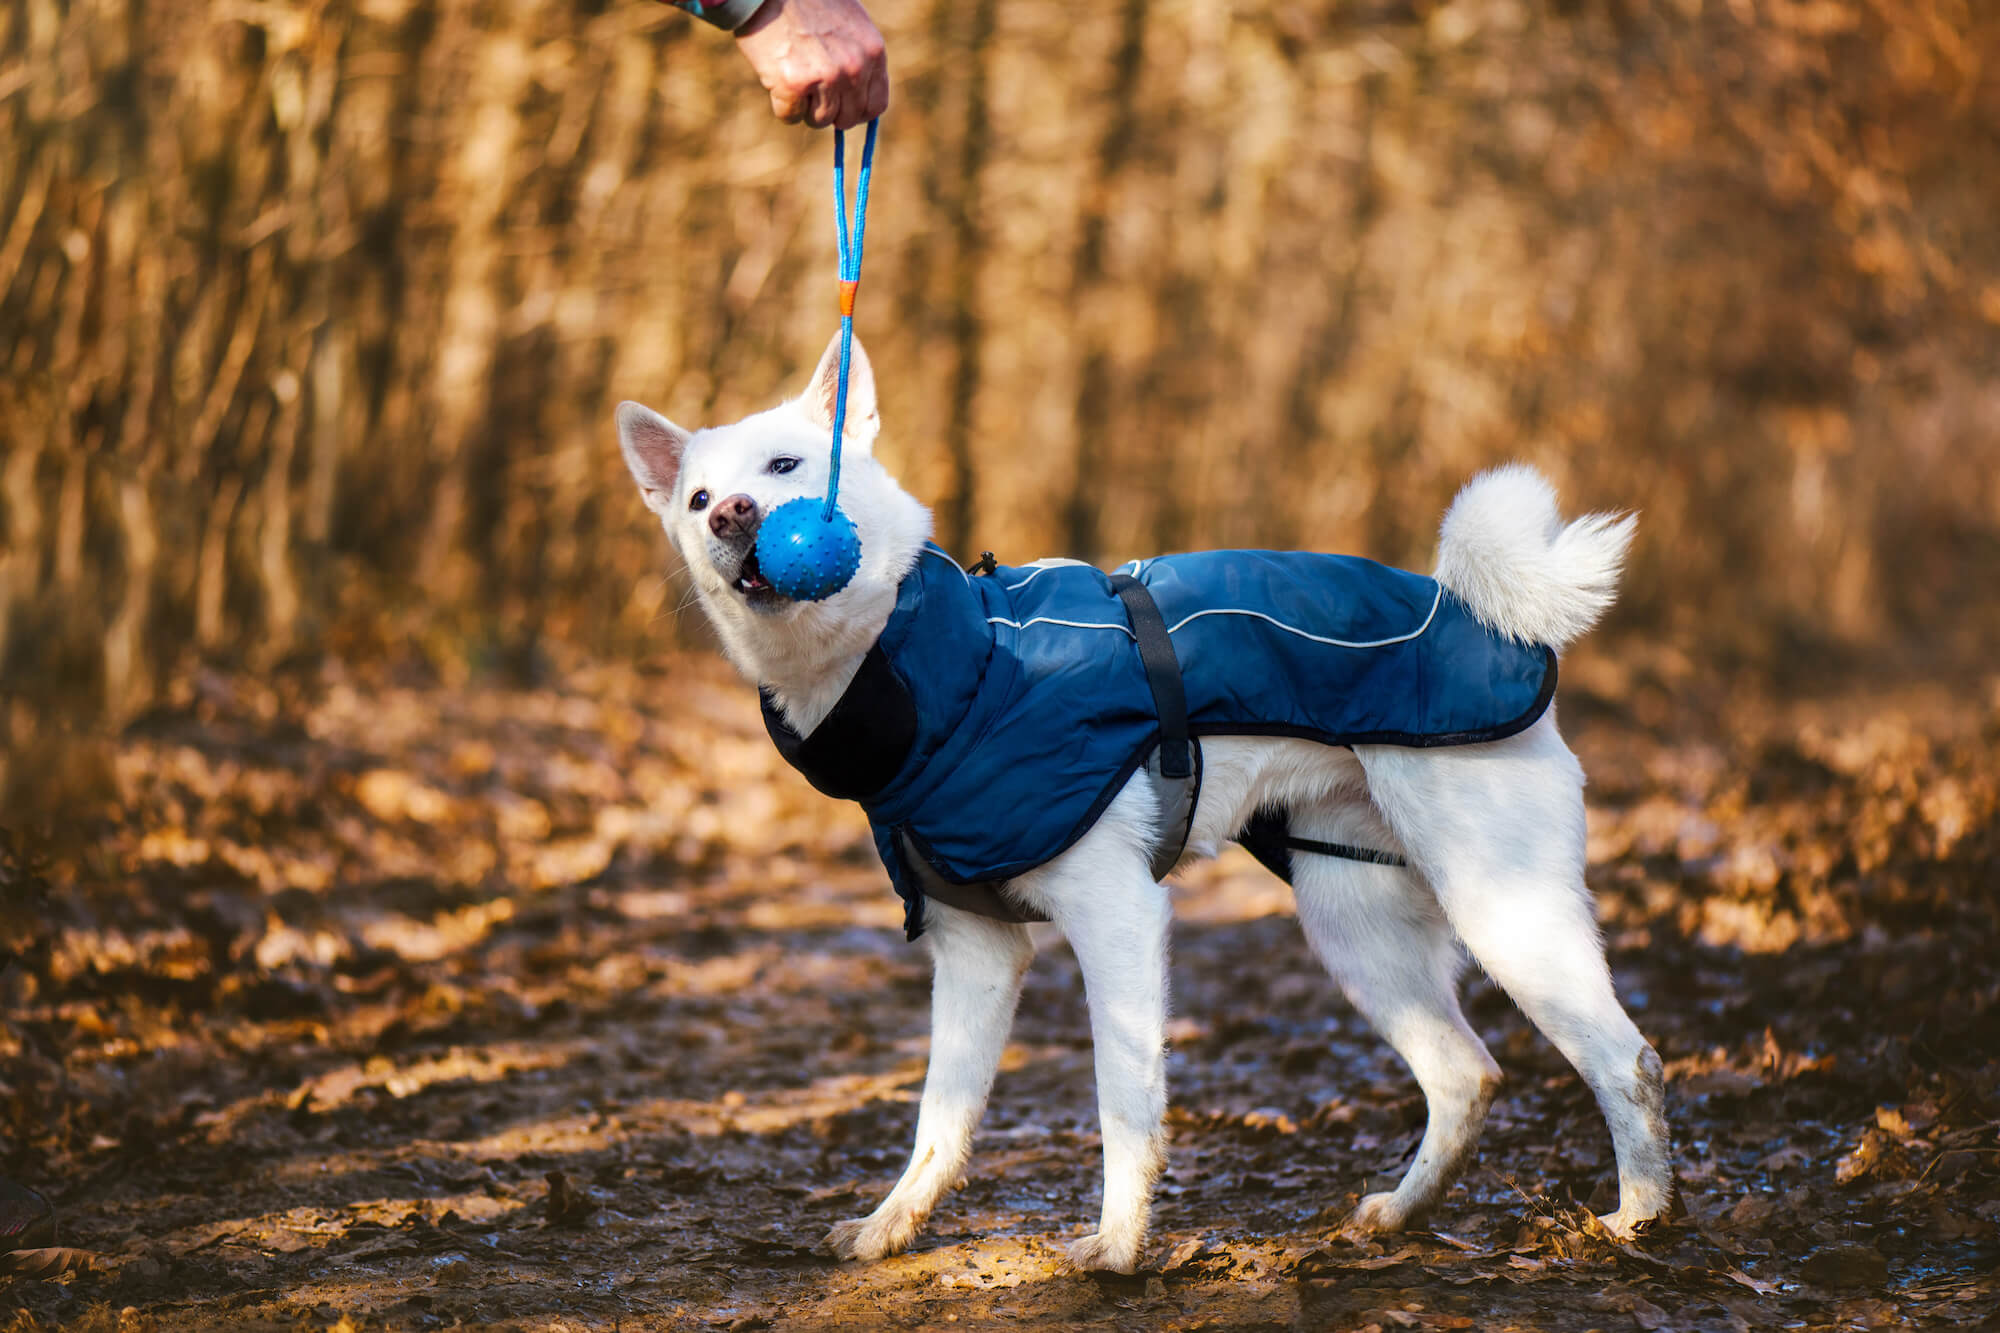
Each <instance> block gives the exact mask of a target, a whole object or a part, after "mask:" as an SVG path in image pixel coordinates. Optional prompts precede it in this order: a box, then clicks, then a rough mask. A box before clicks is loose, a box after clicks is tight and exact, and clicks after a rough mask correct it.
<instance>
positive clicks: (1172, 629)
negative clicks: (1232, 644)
mask: <svg viewBox="0 0 2000 1333" xmlns="http://www.w3.org/2000/svg"><path fill="white" fill-rule="evenodd" d="M1443 601H1444V585H1443V584H1442V583H1440V584H1439V585H1438V590H1437V596H1436V597H1434V598H1432V599H1431V613H1430V614H1429V615H1427V616H1425V617H1424V623H1423V624H1421V625H1419V626H1417V627H1416V628H1415V629H1413V630H1411V631H1410V632H1409V633H1408V634H1398V635H1396V636H1395V637H1394V638H1392V639H1370V640H1368V641H1367V642H1366V643H1352V642H1350V641H1348V640H1346V639H1328V638H1322V637H1321V636H1320V635H1317V634H1308V633H1306V632H1305V631H1304V630H1302V629H1300V628H1299V627H1298V626H1296V625H1287V624H1286V623H1285V622H1284V621H1282V620H1279V619H1277V618H1276V617H1273V616H1267V615H1265V614H1264V613H1263V612H1262V611H1249V610H1245V609H1243V608H1241V607H1226V606H1218V607H1214V608H1211V609H1210V610H1207V611H1197V612H1195V613H1194V614H1193V615H1191V616H1189V617H1187V619H1186V620H1183V621H1181V622H1180V624H1179V625H1172V626H1169V627H1168V629H1167V633H1169V634H1173V633H1176V632H1178V631H1179V630H1180V629H1181V627H1182V626H1184V625H1186V624H1188V623H1189V621H1195V620H1200V619H1201V618H1202V617H1203V616H1255V617H1256V618H1257V619H1259V620H1267V621H1270V623H1271V624H1273V625H1276V626H1277V627H1278V628H1279V629H1281V630H1283V631H1285V632H1286V633H1287V634H1296V635H1298V636H1299V637H1300V638H1301V639H1311V640H1312V641H1313V642H1314V643H1324V644H1329V645H1331V646H1332V647H1335V648H1386V647H1388V646H1389V645H1390V644H1392V643H1408V642H1409V641H1410V640H1411V639H1414V638H1416V637H1417V636H1418V635H1420V634H1422V633H1423V632H1424V631H1425V630H1427V629H1429V628H1430V627H1431V622H1432V621H1433V620H1436V619H1437V613H1438V606H1439V604H1440V603H1442V602H1443Z"/></svg>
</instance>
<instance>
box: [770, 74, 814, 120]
mask: <svg viewBox="0 0 2000 1333" xmlns="http://www.w3.org/2000/svg"><path fill="white" fill-rule="evenodd" d="M811 91H812V90H811V89H809V88H808V89H804V90H801V89H799V88H798V87H796V86H795V85H793V84H790V83H774V84H772V85H771V86H770V94H771V114H772V115H774V116H776V117H777V118H778V119H779V120H781V121H783V122H784V123H785V124H787V125H796V124H798V123H799V122H800V121H802V120H804V119H805V118H806V102H807V99H808V97H809V95H810V93H811Z"/></svg>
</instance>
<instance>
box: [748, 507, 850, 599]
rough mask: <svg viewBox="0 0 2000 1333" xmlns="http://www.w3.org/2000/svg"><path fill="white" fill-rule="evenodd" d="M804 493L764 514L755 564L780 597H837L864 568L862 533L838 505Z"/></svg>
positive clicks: (758, 532) (759, 528) (759, 527)
mask: <svg viewBox="0 0 2000 1333" xmlns="http://www.w3.org/2000/svg"><path fill="white" fill-rule="evenodd" d="M825 515H826V502H825V501H824V500H815V499H811V498H809V497H805V496H801V497H800V498H798V499H796V500H787V501H785V502H784V503H783V504H781V505H779V506H778V507H777V508H776V509H773V510H772V511H771V512H770V513H769V514H767V515H765V517H764V521H763V523H762V524H760V525H759V526H758V528H757V568H758V570H759V571H760V572H761V573H762V574H763V575H764V581H765V582H767V583H769V584H770V585H771V586H772V587H773V588H775V589H777V591H778V594H779V595H780V596H782V597H789V598H790V599H791V600H793V601H795V602H817V601H820V600H822V599H824V598H828V597H831V596H833V595H834V594H835V593H837V592H839V591H840V590H841V589H842V588H845V587H846V586H847V584H848V581H849V580H850V579H852V578H853V577H854V571H855V570H857V569H859V568H861V534H860V533H858V532H856V531H855V530H854V521H853V520H852V519H850V518H848V516H847V515H846V514H845V513H843V512H842V511H841V510H840V508H839V507H838V506H836V507H835V508H834V511H833V517H832V518H827V517H826V516H825Z"/></svg>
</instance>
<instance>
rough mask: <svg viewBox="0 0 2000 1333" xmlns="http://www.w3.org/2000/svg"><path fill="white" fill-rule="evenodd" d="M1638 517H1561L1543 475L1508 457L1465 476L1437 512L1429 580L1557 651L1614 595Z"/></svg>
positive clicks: (1501, 626) (1497, 624) (1501, 627)
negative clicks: (1439, 521)
mask: <svg viewBox="0 0 2000 1333" xmlns="http://www.w3.org/2000/svg"><path fill="white" fill-rule="evenodd" d="M1637 522H1638V520H1637V519H1636V518H1635V517H1634V516H1633V515H1631V514H1590V515H1587V516H1585V517H1583V518H1579V519H1577V520H1576V521H1575V522H1573V523H1569V524H1567V525H1565V524H1564V523H1563V521H1562V515H1561V513H1559V512H1558V511H1557V509H1556V492H1555V488H1554V487H1553V486H1551V485H1549V483H1548V479H1547V478H1545V477H1543V476H1542V474H1541V473H1539V472H1537V471H1536V470H1535V469H1534V468H1532V467H1529V466H1528V465H1527V464H1525V463H1513V464H1509V465H1508V466H1506V467H1499V468H1495V469H1493V470H1492V471H1491V472H1483V473H1481V474H1480V475H1479V476H1477V477H1474V478H1473V479H1472V480H1471V481H1469V482H1467V483H1466V485H1465V489H1464V490H1462V491H1460V492H1459V493H1458V498H1457V499H1456V500H1454V501H1452V504H1451V508H1450V509H1449V510H1447V511H1446V512H1445V516H1444V525H1443V527H1442V529H1441V530H1440V531H1439V534H1438V563H1437V579H1438V582H1439V583H1442V584H1443V585H1444V586H1445V587H1446V588H1447V589H1449V590H1450V591H1451V592H1452V593H1453V594H1454V595H1455V596H1457V597H1458V599H1459V600H1460V601H1462V602H1464V603H1465V605H1466V608H1467V609H1468V610H1470V611H1471V612H1472V614H1473V615H1474V616H1475V617H1476V618H1477V619H1478V620H1479V621H1480V623H1481V624H1484V625H1485V626H1487V627H1488V628H1489V629H1494V630H1498V631H1499V632H1500V633H1502V634H1505V635H1508V636H1509V637H1510V638H1515V639H1519V640H1521V641H1522V642H1523V643H1544V644H1547V645H1548V646H1549V647H1551V648H1554V649H1555V650H1556V651H1557V652H1561V651H1562V650H1563V649H1565V648H1567V647H1568V646H1569V645H1570V644H1571V643H1573V642H1575V641H1576V640H1577V639H1579V638H1581V637H1583V635H1584V633H1585V632H1586V631H1588V630H1589V629H1590V627H1591V626H1592V625H1595V624H1596V623H1597V620H1598V617H1600V616H1602V615H1603V614H1604V613H1605V611H1607V610H1608V609H1610V606H1611V603H1612V602H1613V601H1615V600H1616V599H1617V596H1618V574H1619V571H1620V569H1621V568H1623V566H1624V564H1625V550H1626V548H1627V547H1629V546H1630V545H1631V544H1632V530H1633V528H1634V526H1636V524H1637Z"/></svg>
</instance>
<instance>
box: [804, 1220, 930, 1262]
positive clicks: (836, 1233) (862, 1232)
mask: <svg viewBox="0 0 2000 1333" xmlns="http://www.w3.org/2000/svg"><path fill="white" fill-rule="evenodd" d="M916 1231H917V1228H916V1224H915V1223H914V1222H912V1221H908V1220H905V1221H903V1222H901V1223H897V1222H894V1221H887V1220H884V1219H883V1218H881V1217H878V1216H877V1215H876V1214H874V1213H870V1214H869V1215H868V1216H866V1217H850V1218H848V1219H847V1220H846V1221H845V1222H836V1223H834V1226H833V1229H832V1230H831V1231H829V1232H827V1233H826V1238H825V1239H824V1240H822V1241H820V1243H819V1247H820V1249H821V1250H823V1251H825V1252H826V1253H827V1254H830V1255H832V1256H833V1257H834V1258H836V1259H863V1260H867V1259H883V1258H886V1257H888V1256H889V1255H892V1254H901V1253H902V1252H903V1251H904V1250H906V1249H908V1248H909V1244H910V1239H911V1238H912V1237H913V1236H915V1235H916Z"/></svg>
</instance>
